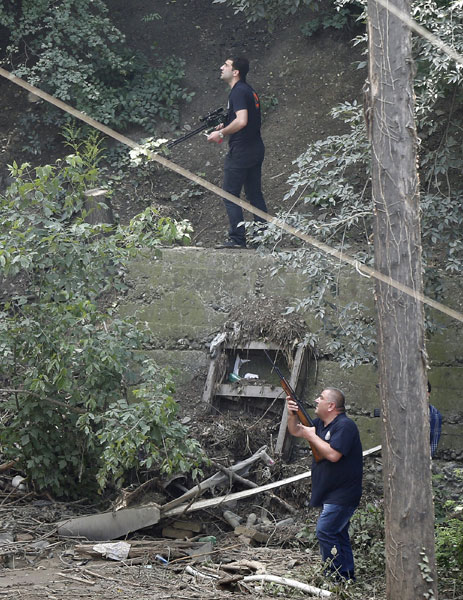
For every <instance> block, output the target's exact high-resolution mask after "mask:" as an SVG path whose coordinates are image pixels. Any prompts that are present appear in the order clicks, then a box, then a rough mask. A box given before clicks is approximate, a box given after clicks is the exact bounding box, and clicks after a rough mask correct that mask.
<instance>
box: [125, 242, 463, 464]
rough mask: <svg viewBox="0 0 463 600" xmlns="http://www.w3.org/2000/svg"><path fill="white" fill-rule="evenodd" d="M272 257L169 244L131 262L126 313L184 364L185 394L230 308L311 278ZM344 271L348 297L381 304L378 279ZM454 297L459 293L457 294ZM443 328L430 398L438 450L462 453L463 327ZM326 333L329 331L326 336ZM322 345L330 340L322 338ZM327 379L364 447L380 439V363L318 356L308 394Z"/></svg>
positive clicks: (432, 349)
mask: <svg viewBox="0 0 463 600" xmlns="http://www.w3.org/2000/svg"><path fill="white" fill-rule="evenodd" d="M274 266H275V265H274V262H273V259H272V258H271V257H269V256H262V255H261V254H259V253H258V252H256V251H252V250H236V251H235V250H211V249H201V248H194V247H191V248H172V249H164V250H163V251H162V257H161V258H160V259H156V258H155V257H154V254H152V253H150V252H143V253H141V254H140V257H139V259H138V260H136V261H134V262H133V263H132V264H131V267H130V273H129V277H128V282H129V285H130V292H129V294H128V295H127V300H126V302H125V303H124V304H123V305H122V306H121V309H120V311H121V313H122V314H137V316H138V318H139V319H140V320H142V321H146V322H147V323H148V324H149V327H150V328H151V331H152V332H153V334H154V338H155V348H153V355H154V356H155V358H156V360H157V361H158V362H159V364H160V365H173V366H175V367H176V368H177V375H176V378H177V386H178V393H179V394H181V393H182V388H183V387H184V386H188V388H189V389H191V386H192V385H193V384H194V386H195V389H197V390H198V401H200V390H201V388H202V385H203V383H204V380H205V377H206V373H207V366H208V361H209V355H208V349H209V344H210V342H211V340H212V339H213V338H214V336H215V335H216V334H217V333H219V332H221V331H222V329H223V325H224V323H225V322H226V320H227V318H228V315H229V313H230V310H231V309H232V308H234V307H236V306H237V305H239V304H240V303H241V302H242V301H243V299H253V298H256V299H259V300H261V299H265V298H268V299H270V298H274V297H277V298H282V299H283V300H284V301H285V302H287V303H288V304H289V303H290V301H291V300H292V299H293V298H295V297H298V296H302V295H303V289H304V280H303V277H302V276H301V275H299V274H298V273H296V272H292V273H285V275H284V278H283V277H281V276H278V275H277V276H274V277H272V275H271V270H272V268H273V267H274ZM345 273H346V274H345V275H344V274H342V273H341V274H340V290H341V296H342V297H343V299H345V300H346V301H347V300H349V299H351V300H361V302H362V303H364V304H366V305H367V306H370V307H371V310H372V311H373V310H374V300H373V294H372V282H371V280H366V279H365V278H364V277H361V276H357V275H354V274H352V272H349V273H348V272H347V269H346V270H345ZM449 290H450V291H449V292H448V295H447V298H450V299H451V300H449V304H450V305H451V306H452V307H453V308H456V309H457V310H460V311H462V303H463V302H462V301H463V294H462V290H461V288H460V289H456V288H455V287H452V286H450V287H449ZM455 299H458V300H457V301H455ZM437 317H438V319H439V320H440V321H441V322H442V323H443V324H444V325H446V330H445V331H444V332H439V333H436V334H434V335H433V336H432V337H430V339H429V340H428V344H427V349H428V354H429V358H430V365H431V370H430V372H429V380H430V381H431V383H432V388H433V389H432V395H431V402H432V403H433V404H434V405H435V406H437V408H439V410H440V411H441V412H442V414H443V434H442V438H441V443H440V446H439V455H441V456H446V457H449V458H454V459H455V458H458V459H463V436H462V434H463V395H462V393H461V390H462V388H463V344H462V340H463V335H462V333H463V326H462V324H461V323H458V322H456V321H451V320H450V319H449V318H447V317H445V316H442V315H440V314H438V315H437ZM304 319H305V320H306V322H307V326H308V329H309V330H310V331H313V332H319V330H320V322H319V321H317V320H316V319H315V318H314V316H313V315H311V314H310V313H307V314H305V315H304ZM322 339H323V336H322ZM322 347H323V342H322ZM327 385H332V386H336V387H339V388H341V389H343V390H344V392H345V394H346V398H347V401H348V409H349V414H350V415H351V416H352V417H353V418H355V420H356V421H357V422H358V424H359V427H360V430H361V435H362V440H363V443H364V446H365V447H370V446H373V445H376V444H378V443H381V439H380V437H381V436H380V419H379V418H377V417H375V416H374V414H375V409H379V398H378V389H377V387H376V386H377V372H376V369H375V367H374V366H366V365H365V366H360V367H356V368H351V369H346V368H344V369H343V368H341V367H340V366H339V364H338V363H335V362H332V361H330V360H324V359H323V358H322V359H321V360H318V361H317V368H316V370H315V368H312V369H311V371H310V374H309V381H308V386H307V391H306V399H307V401H309V402H310V401H312V400H313V399H314V398H315V396H316V395H317V393H318V392H319V391H320V390H321V389H322V388H323V387H324V386H327Z"/></svg>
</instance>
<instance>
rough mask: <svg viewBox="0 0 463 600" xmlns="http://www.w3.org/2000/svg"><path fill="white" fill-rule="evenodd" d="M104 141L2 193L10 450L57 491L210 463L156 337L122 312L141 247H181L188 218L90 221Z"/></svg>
mask: <svg viewBox="0 0 463 600" xmlns="http://www.w3.org/2000/svg"><path fill="white" fill-rule="evenodd" d="M95 145H96V142H93V143H92V141H91V140H90V142H89V143H87V144H84V146H83V148H85V151H84V153H83V154H79V153H76V154H73V155H69V156H67V157H66V158H65V159H64V160H62V161H60V162H59V163H58V164H57V165H48V166H44V167H38V168H36V169H31V168H30V167H29V166H28V165H26V164H24V165H22V166H17V165H16V164H14V165H13V166H12V167H11V174H12V176H13V178H14V181H13V183H12V184H11V185H10V186H9V188H8V189H7V190H6V192H5V194H4V195H2V196H0V268H1V271H0V280H1V283H2V286H1V287H2V290H3V292H2V294H1V296H0V388H1V393H0V398H1V404H0V407H1V413H0V414H1V421H2V427H1V431H0V452H1V454H2V455H3V456H4V457H5V458H8V459H18V463H17V466H18V468H20V469H21V470H22V471H23V472H24V473H25V474H26V475H27V477H28V479H29V480H30V482H31V484H32V485H33V486H34V487H35V489H36V490H37V491H48V492H50V493H52V494H53V495H55V496H58V497H66V496H67V497H77V496H79V497H82V494H83V493H86V494H91V493H92V492H95V491H97V490H100V491H101V490H104V488H105V486H106V485H116V486H120V485H122V484H124V483H127V481H128V480H127V475H128V474H129V473H130V472H134V473H136V472H137V470H139V468H143V470H144V471H145V472H148V473H150V474H151V475H156V474H158V475H159V474H162V473H165V474H169V473H171V472H172V471H175V470H180V471H182V472H187V471H189V472H192V473H193V475H194V472H195V470H197V469H198V468H199V466H200V463H201V461H202V458H203V455H202V452H201V450H200V447H199V444H198V443H197V442H196V441H195V440H193V439H191V438H190V437H189V436H188V432H187V429H186V427H184V426H183V425H181V424H180V423H179V422H178V421H177V420H176V413H177V405H176V403H175V401H174V399H173V385H172V381H171V375H170V373H169V371H167V370H164V369H160V368H158V367H157V366H156V364H155V363H154V362H153V361H152V360H151V358H150V357H149V354H148V353H147V352H146V349H147V348H149V336H148V334H147V332H145V331H144V330H143V327H142V325H141V324H140V323H136V322H135V321H134V320H130V319H126V318H122V317H121V316H120V315H118V314H117V310H116V308H115V306H116V304H115V300H116V295H117V293H123V291H124V287H125V286H124V277H123V276H124V271H125V263H126V261H127V259H128V258H129V257H130V255H131V253H132V252H133V251H134V250H137V252H139V251H141V250H140V248H141V247H147V246H153V245H154V246H156V245H158V244H159V243H161V242H163V243H169V242H170V243H172V242H182V240H183V238H184V237H185V236H186V235H187V230H186V228H185V223H176V222H175V221H172V220H169V219H166V218H160V217H159V216H158V215H157V214H156V213H155V212H154V211H153V210H152V209H151V208H150V209H147V210H146V211H145V212H144V213H142V214H141V215H139V216H138V217H136V218H134V219H133V220H132V222H131V223H130V224H129V225H128V226H126V227H121V226H119V227H114V226H110V225H105V224H89V223H86V222H85V217H86V209H85V200H86V197H85V191H86V190H87V189H88V188H91V187H94V186H95V184H96V182H97V181H98V169H97V168H96V167H95V162H96V161H97V157H98V155H99V154H100V152H99V150H98V147H97V148H95ZM77 146H80V144H77ZM77 146H76V147H77ZM84 490H85V492H84Z"/></svg>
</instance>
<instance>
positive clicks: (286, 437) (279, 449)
mask: <svg viewBox="0 0 463 600" xmlns="http://www.w3.org/2000/svg"><path fill="white" fill-rule="evenodd" d="M305 358H306V347H305V346H304V345H302V344H301V345H300V346H298V348H297V351H296V356H295V357H294V364H293V368H292V369H291V376H290V379H289V385H290V386H291V387H292V388H293V390H296V388H297V383H298V381H299V377H300V374H301V370H302V365H303V363H304V360H305ZM281 392H282V394H283V399H286V397H285V396H286V395H285V393H284V391H283V390H281ZM293 442H294V438H293V436H292V435H290V433H289V431H288V410H287V408H286V402H285V403H284V406H283V413H282V415H281V422H280V427H279V429H278V438H277V443H276V446H275V452H276V453H277V454H281V455H283V457H284V458H285V459H288V457H289V455H290V453H291V448H292V445H293Z"/></svg>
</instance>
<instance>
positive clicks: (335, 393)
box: [325, 387, 346, 412]
mask: <svg viewBox="0 0 463 600" xmlns="http://www.w3.org/2000/svg"><path fill="white" fill-rule="evenodd" d="M325 389H326V391H327V392H329V395H330V400H331V402H334V403H335V404H336V408H337V409H338V411H339V412H346V398H345V396H344V394H343V393H342V392H341V390H338V388H333V387H329V388H325Z"/></svg>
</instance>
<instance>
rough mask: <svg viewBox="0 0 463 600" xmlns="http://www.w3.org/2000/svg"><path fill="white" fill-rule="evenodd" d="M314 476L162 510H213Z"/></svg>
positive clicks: (169, 512)
mask: <svg viewBox="0 0 463 600" xmlns="http://www.w3.org/2000/svg"><path fill="white" fill-rule="evenodd" d="M378 450H381V446H375V447H374V448H370V449H369V450H365V451H364V452H363V456H364V457H365V456H368V455H369V454H373V453H374V452H378ZM311 475H312V471H305V472H304V473H300V474H299V475H293V476H292V477H287V478H286V479H281V480H280V481H274V482H272V483H267V484H266V485H261V486H259V487H257V488H251V489H249V490H243V491H241V492H234V493H232V494H227V495H226V496H218V497H217V498H209V499H207V500H199V501H198V502H194V503H192V504H190V505H185V504H183V505H181V506H176V507H175V508H171V509H170V510H166V511H165V512H164V507H165V505H164V506H162V507H161V509H162V511H163V512H162V516H163V517H172V516H174V515H180V514H183V513H190V512H193V511H195V510H202V509H204V508H211V507H213V506H220V505H221V504H223V503H226V502H231V501H232V500H242V499H243V498H249V497H250V496H255V495H256V494H260V493H262V492H266V491H268V490H272V489H274V488H277V487H281V486H283V485H288V484H289V483H295V482H296V481H300V480H301V479H306V478H307V477H310V476H311Z"/></svg>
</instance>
